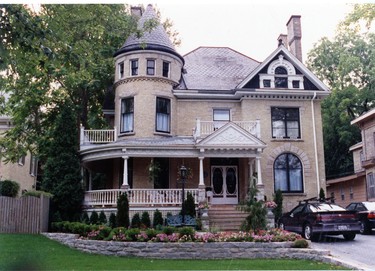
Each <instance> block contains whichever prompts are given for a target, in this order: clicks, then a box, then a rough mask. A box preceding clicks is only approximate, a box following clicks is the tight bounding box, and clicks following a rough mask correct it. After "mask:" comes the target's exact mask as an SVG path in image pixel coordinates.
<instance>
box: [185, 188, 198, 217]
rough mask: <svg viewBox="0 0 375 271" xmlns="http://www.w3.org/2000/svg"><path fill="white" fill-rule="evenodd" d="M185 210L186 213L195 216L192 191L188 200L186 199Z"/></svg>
mask: <svg viewBox="0 0 375 271" xmlns="http://www.w3.org/2000/svg"><path fill="white" fill-rule="evenodd" d="M183 204H184V211H185V215H190V216H192V217H195V215H196V212H195V202H194V197H193V195H192V194H191V193H189V192H188V193H187V196H186V200H185V201H184V203H183Z"/></svg>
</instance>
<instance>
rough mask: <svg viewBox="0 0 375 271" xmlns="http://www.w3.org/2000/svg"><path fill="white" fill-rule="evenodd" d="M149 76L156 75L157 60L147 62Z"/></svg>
mask: <svg viewBox="0 0 375 271" xmlns="http://www.w3.org/2000/svg"><path fill="white" fill-rule="evenodd" d="M147 75H155V60H153V59H148V60H147Z"/></svg>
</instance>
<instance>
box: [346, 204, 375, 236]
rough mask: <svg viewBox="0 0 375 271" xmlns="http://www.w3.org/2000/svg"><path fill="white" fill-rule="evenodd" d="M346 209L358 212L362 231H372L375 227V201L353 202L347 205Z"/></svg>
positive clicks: (366, 232)
mask: <svg viewBox="0 0 375 271" xmlns="http://www.w3.org/2000/svg"><path fill="white" fill-rule="evenodd" d="M346 210H349V211H356V212H357V218H358V219H359V221H361V230H360V233H362V234H371V233H372V229H373V228H375V202H370V201H362V202H352V203H350V204H349V205H348V206H347V207H346Z"/></svg>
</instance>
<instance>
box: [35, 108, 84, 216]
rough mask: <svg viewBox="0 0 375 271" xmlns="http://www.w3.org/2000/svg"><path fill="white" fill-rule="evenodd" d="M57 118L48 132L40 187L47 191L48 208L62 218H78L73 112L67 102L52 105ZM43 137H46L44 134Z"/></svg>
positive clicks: (79, 199) (79, 200) (79, 187)
mask: <svg viewBox="0 0 375 271" xmlns="http://www.w3.org/2000/svg"><path fill="white" fill-rule="evenodd" d="M55 110H56V111H58V112H57V113H56V115H57V117H56V119H55V124H54V127H53V129H52V131H51V132H50V133H49V134H48V142H49V146H48V148H46V150H47V151H46V153H45V156H46V157H47V159H46V163H45V166H44V174H43V182H42V190H44V191H47V192H50V193H51V194H52V195H53V197H52V204H51V211H52V213H56V212H59V213H60V215H61V218H62V219H63V220H73V221H74V220H78V218H79V215H80V206H81V204H82V201H83V187H82V184H81V171H80V160H79V155H78V144H79V143H78V137H77V136H76V135H77V126H76V124H75V123H76V119H75V114H74V112H73V110H72V106H71V104H70V103H65V104H62V105H60V106H59V107H58V108H55ZM46 138H47V137H46Z"/></svg>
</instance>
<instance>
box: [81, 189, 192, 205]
mask: <svg viewBox="0 0 375 271" xmlns="http://www.w3.org/2000/svg"><path fill="white" fill-rule="evenodd" d="M126 191H127V192H128V200H129V205H144V206H155V205H180V204H181V202H182V191H181V189H129V190H124V189H108V190H91V191H86V192H85V199H84V205H86V206H98V207H105V206H116V205H117V198H118V197H119V195H120V193H124V192H126ZM187 193H191V194H192V195H193V197H194V200H195V203H196V204H198V201H199V189H185V199H186V196H187Z"/></svg>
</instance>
